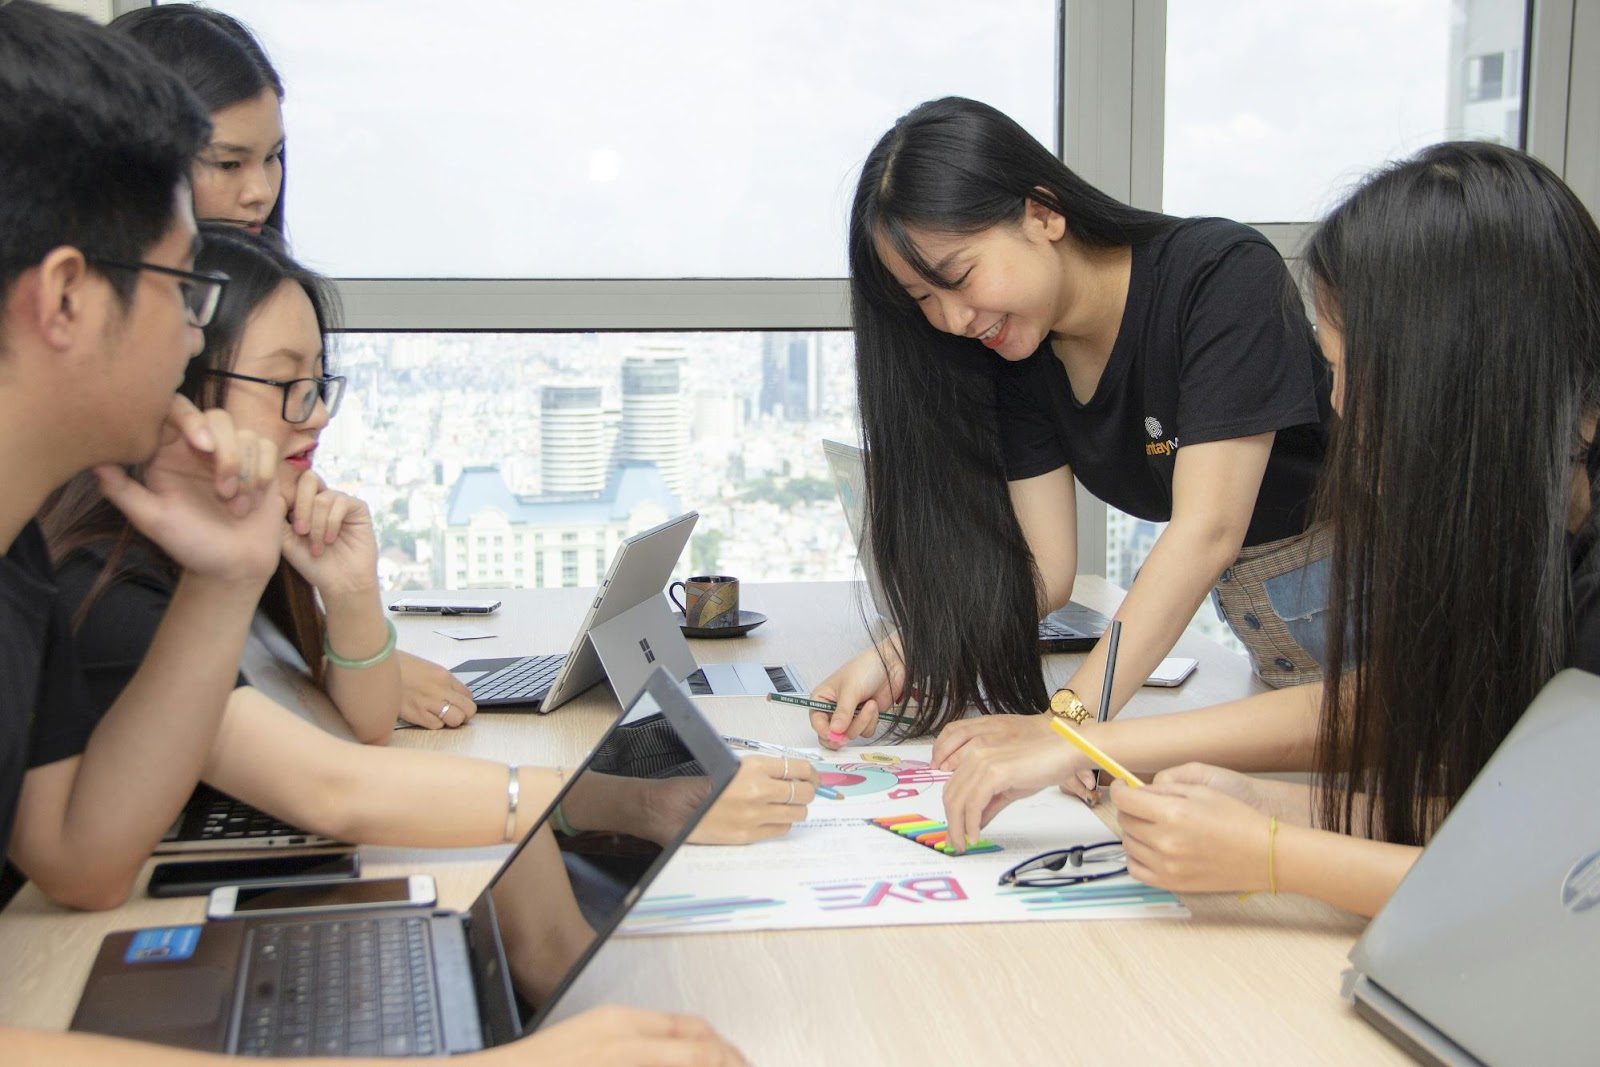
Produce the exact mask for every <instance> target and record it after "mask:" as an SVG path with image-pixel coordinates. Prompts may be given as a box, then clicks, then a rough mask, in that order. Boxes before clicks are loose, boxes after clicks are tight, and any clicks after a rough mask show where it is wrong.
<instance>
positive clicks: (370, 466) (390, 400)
mask: <svg viewBox="0 0 1600 1067" xmlns="http://www.w3.org/2000/svg"><path fill="white" fill-rule="evenodd" d="M334 359H335V367H336V370H337V372H338V373H340V374H343V375H345V376H346V377H348V378H349V380H350V386H349V390H348V392H347V394H346V396H345V400H344V404H343V406H342V407H341V408H340V410H339V415H338V417H337V418H336V419H334V420H333V421H332V422H331V423H330V424H329V425H328V428H327V429H326V430H325V431H324V432H323V435H322V444H321V448H320V449H319V451H318V453H317V469H318V471H319V472H320V473H321V474H322V475H323V477H324V478H326V479H327V480H328V482H329V483H330V484H332V485H333V486H335V487H336V488H339V489H343V490H345V491H346V492H350V493H353V494H355V495H357V496H360V497H361V498H362V499H364V500H366V501H368V502H369V503H370V504H371V506H372V508H373V511H374V514H375V516H376V521H377V525H378V529H379V538H380V547H381V549H382V561H381V562H380V565H379V567H380V573H381V576H382V578H383V581H384V584H385V585H386V586H387V587H389V588H394V589H405V588H413V589H415V588H433V587H445V588H470V587H474V586H478V587H495V586H499V587H505V586H534V587H538V586H544V585H553V586H555V585H580V586H591V585H597V584H599V581H600V578H601V577H602V576H603V575H604V573H605V567H606V564H607V563H608V562H609V560H610V558H611V555H612V553H613V552H614V551H615V549H616V546H617V543H618V542H619V541H620V540H621V539H622V538H623V537H626V536H628V535H629V534H632V533H636V532H638V531H639V530H642V529H646V528H647V527H650V526H653V525H655V524H656V523H658V522H661V521H663V520H664V519H666V518H668V517H670V516H672V515H675V514H678V513H679V512H682V511H687V510H690V509H694V510H697V511H699V512H700V522H699V524H698V526H697V527H696V529H695V533H694V537H693V540H692V541H691V542H690V549H689V553H688V555H687V556H686V558H685V559H684V560H683V561H682V562H681V564H680V568H681V570H682V572H683V573H685V574H687V573H691V572H692V573H695V574H704V573H727V574H736V575H739V576H740V577H741V578H744V579H746V580H748V581H793V580H797V579H798V580H832V579H848V578H853V577H856V576H857V568H856V557H855V545H854V543H853V542H852V541H851V539H850V531H849V528H848V527H847V526H846V524H845V520H844V515H843V512H842V510H841V508H840V505H839V502H838V500H837V497H836V495H835V492H834V489H833V484H832V481H831V480H830V479H829V477H828V473H827V464H826V462H825V460H824V459H823V454H822V447H821V442H822V440H823V439H824V438H829V437H831V438H834V439H838V440H844V441H855V440H856V439H857V438H858V437H859V435H860V431H859V422H858V419H857V416H856V404H855V361H854V353H853V348H852V345H851V339H850V336H849V334H848V333H845V332H843V331H833V332H816V333H750V332H738V333H735V332H726V333H723V332H719V333H655V334H638V333H633V334H629V333H585V334H550V333H518V334H395V333H348V334H343V335H340V336H339V338H338V340H337V346H336V349H335V357H334ZM419 442H427V444H426V445H425V446H420V447H419Z"/></svg>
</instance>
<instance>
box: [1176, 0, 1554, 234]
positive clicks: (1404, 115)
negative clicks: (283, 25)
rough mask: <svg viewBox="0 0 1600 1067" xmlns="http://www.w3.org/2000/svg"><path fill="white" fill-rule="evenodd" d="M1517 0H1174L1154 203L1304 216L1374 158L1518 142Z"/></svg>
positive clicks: (1520, 26)
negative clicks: (1158, 191) (1468, 141)
mask: <svg viewBox="0 0 1600 1067" xmlns="http://www.w3.org/2000/svg"><path fill="white" fill-rule="evenodd" d="M1526 22H1527V15H1526V6H1525V4H1524V2H1523V0H1362V2H1361V3H1345V4H1329V3H1322V2H1320V0H1287V2H1281V3H1261V2H1260V0H1174V2H1172V3H1169V4H1168V5H1167V96H1166V168H1165V174H1164V177H1163V187H1164V199H1163V204H1164V208H1165V210H1167V211H1169V212H1172V213H1173V214H1177V215H1222V216H1224V217H1227V218H1235V219H1240V220H1242V221H1246V222H1304V221H1309V220H1312V219H1315V218H1317V217H1318V216H1319V215H1321V214H1322V213H1323V212H1324V211H1326V209H1327V208H1328V207H1330V206H1331V205H1332V204H1333V203H1335V202H1337V200H1338V199H1339V196H1340V194H1341V192H1342V191H1343V190H1344V189H1345V188H1346V187H1347V186H1348V185H1350V184H1351V183H1352V182H1354V181H1356V180H1358V179H1359V178H1360V177H1361V176H1362V175H1363V174H1365V173H1366V172H1367V171H1369V170H1371V169H1372V168H1373V167H1375V166H1377V165H1379V164H1380V163H1382V162H1384V161H1385V160H1390V159H1397V158H1400V157H1402V156H1405V155H1407V154H1409V153H1411V152H1412V151H1414V150H1416V149H1418V148H1420V147H1422V146H1423V145H1427V144H1432V143H1433V142H1435V141H1443V140H1450V139H1455V138H1463V137H1466V138H1485V139H1489V140H1496V141H1500V142H1502V143H1505V144H1510V145H1516V146H1518V147H1521V145H1522V125H1523V122H1522V114H1523V99H1522V81H1523V78H1522V59H1521V57H1522V56H1524V55H1526V54H1527V51H1526V41H1525V37H1526Z"/></svg>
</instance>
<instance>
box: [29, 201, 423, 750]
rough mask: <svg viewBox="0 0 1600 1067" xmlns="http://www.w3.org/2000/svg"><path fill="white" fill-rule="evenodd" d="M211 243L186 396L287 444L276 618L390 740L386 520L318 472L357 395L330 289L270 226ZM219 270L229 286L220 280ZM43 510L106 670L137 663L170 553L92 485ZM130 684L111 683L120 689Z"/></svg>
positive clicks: (210, 237) (394, 682)
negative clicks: (348, 383) (345, 407)
mask: <svg viewBox="0 0 1600 1067" xmlns="http://www.w3.org/2000/svg"><path fill="white" fill-rule="evenodd" d="M203 237H204V241H205V245H204V248H203V250H202V251H201V253H200V255H199V256H198V257H197V258H196V261H195V271H196V275H197V278H196V279H194V280H190V281H188V282H186V283H185V288H186V290H188V292H189V294H190V300H191V315H192V316H193V315H194V314H195V308H196V307H197V305H198V304H206V303H211V306H210V307H200V308H199V315H200V316H201V318H200V319H198V320H197V321H203V322H205V327H204V329H205V348H204V350H203V351H202V352H201V354H200V355H199V356H198V357H196V358H195V359H193V360H191V361H190V363H189V366H188V368H187V370H186V371H185V374H184V381H183V385H182V388H181V392H182V393H183V394H184V395H185V396H187V397H188V398H189V399H191V400H193V401H194V402H195V404H196V405H197V406H198V407H200V408H202V409H205V408H213V407H220V408H223V409H225V410H226V411H227V412H228V413H229V414H230V415H231V416H233V418H235V419H236V420H238V421H239V422H240V423H241V424H242V425H246V426H248V427H249V428H250V429H252V430H254V431H255V432H257V433H259V434H260V435H261V436H262V437H263V438H264V439H265V440H267V441H270V442H271V443H272V444H273V445H275V446H276V447H277V449H278V451H279V456H280V462H279V464H278V475H277V477H278V490H279V492H280V493H281V494H282V496H283V499H284V501H285V503H286V504H287V506H288V509H289V514H288V517H289V523H288V525H286V526H285V528H284V538H283V561H282V563H281V564H280V566H279V568H278V573H277V575H276V576H275V577H274V579H273V581H272V582H271V583H270V584H269V585H268V587H267V590H266V593H265V594H264V596H263V598H262V603H261V616H262V617H264V619H265V620H268V621H270V623H271V626H272V627H273V628H274V629H275V630H276V631H278V632H279V633H281V634H282V636H283V637H286V638H288V643H289V644H290V645H292V646H293V648H294V650H295V652H297V653H298V655H299V657H300V658H301V660H302V661H303V662H302V663H300V664H299V666H300V667H302V668H303V669H305V670H306V672H307V673H308V674H309V675H310V677H311V678H312V680H313V681H314V682H315V683H316V684H317V685H318V686H319V687H321V688H322V689H324V690H325V691H326V692H327V694H328V696H329V698H330V699H331V700H332V702H333V703H334V705H335V706H336V707H337V708H338V709H339V711H340V713H341V714H342V715H343V716H344V719H345V721H346V723H347V724H348V725H349V728H350V732H351V733H352V734H353V735H354V736H355V737H356V738H357V739H358V740H360V741H363V742H368V743H381V742H383V741H385V740H387V739H388V737H389V734H390V732H391V731H392V730H393V729H394V722H395V714H396V709H397V708H399V707H400V674H399V665H398V663H397V662H396V660H395V659H394V657H393V656H392V655H391V653H392V650H393V645H394V642H393V627H392V624H391V623H390V622H389V621H388V619H387V617H386V614H385V612H384V608H383V604H382V602H381V600H380V599H379V593H378V576H377V559H378V551H377V541H376V538H375V537H374V534H373V526H372V518H371V514H370V513H369V512H368V510H367V507H366V505H365V504H363V503H362V502H361V501H359V500H357V499H356V498H354V497H351V496H347V495H346V494H344V493H339V492H335V491H333V490H330V489H328V488H327V486H325V485H324V484H323V483H322V480H321V479H320V478H319V477H318V476H317V474H316V473H315V472H314V471H313V470H312V465H313V460H314V457H315V454H316V448H317V441H318V438H319V436H320V435H321V433H322V431H323V429H324V428H325V427H326V426H327V425H328V420H329V419H330V418H332V417H333V415H334V413H335V412H336V411H337V410H338V407H339V401H340V397H341V395H342V393H343V389H344V379H342V378H339V377H336V376H330V375H329V373H328V367H327V357H326V353H325V352H324V349H323V337H324V336H325V334H326V332H327V330H328V328H329V326H330V325H331V323H330V321H329V320H330V314H331V311H332V302H331V294H330V293H329V290H328V289H327V287H326V285H325V283H324V282H323V281H322V280H321V279H320V278H318V277H316V276H315V275H312V274H310V273H309V272H307V271H305V270H304V269H302V268H300V267H299V266H298V265H297V264H295V263H294V261H293V260H291V259H290V258H289V256H288V254H287V253H286V252H284V251H283V249H282V246H281V242H279V241H278V240H277V239H276V238H275V237H273V236H271V235H267V236H263V237H253V236H250V235H248V234H244V233H240V232H239V231H237V230H235V229H231V228H228V227H222V226H218V225H215V224H206V225H205V227H204V229H203ZM207 273H210V274H221V275H223V276H226V278H227V281H226V282H225V283H222V284H221V285H219V284H217V283H211V284H207V283H206V282H205V281H204V280H203V279H204V276H205V275H206V274H207ZM223 288H225V290H226V296H225V297H224V298H222V299H221V300H220V301H218V300H217V294H218V292H219V290H221V289H223ZM213 307H214V313H213V312H212V308H213ZM40 517H41V521H42V522H43V523H44V527H45V531H46V536H47V537H48V538H49V540H50V547H51V552H52V554H53V556H54V557H55V559H56V561H57V567H58V569H59V570H60V580H61V584H62V587H63V589H64V590H65V591H66V593H67V595H68V599H69V600H70V599H78V600H81V602H82V604H81V607H79V609H78V612H79V616H80V618H81V620H82V629H83V633H84V636H85V638H86V640H87V641H88V642H89V643H90V644H92V645H93V646H94V647H97V648H102V649H104V650H105V652H106V654H105V655H104V656H103V657H102V663H101V664H100V665H99V669H101V670H103V671H106V672H108V673H110V674H113V675H117V674H121V673H122V672H123V671H125V670H131V668H132V667H133V666H134V665H136V664H137V663H138V662H139V661H140V660H141V659H142V658H143V655H144V647H143V646H144V643H145V641H146V640H147V639H148V637H149V634H148V633H147V632H144V629H143V628H142V627H140V626H139V625H137V623H130V620H138V619H149V620H151V626H153V625H154V620H157V619H159V618H160V616H161V614H162V612H163V611H164V610H165V607H166V600H167V598H168V597H169V596H170V590H169V589H168V588H167V581H166V579H164V578H163V577H162V576H161V573H160V572H161V571H162V570H164V569H166V566H167V565H166V561H165V560H160V559H154V558H151V557H152V551H151V549H150V547H149V546H147V545H145V544H143V543H141V539H139V538H138V537H137V535H136V534H134V533H133V531H132V530H131V528H130V527H128V525H127V523H126V522H125V520H123V518H122V516H121V514H120V513H119V512H117V511H116V509H114V508H111V507H109V506H108V505H107V503H106V502H105V501H104V499H103V498H101V496H100V494H99V492H98V491H97V489H96V487H95V484H94V482H93V481H92V480H90V479H84V478H80V479H78V480H75V481H74V482H72V483H70V484H69V485H68V486H66V487H65V488H64V489H62V490H61V491H60V492H59V493H57V494H56V496H55V497H53V498H52V500H51V502H50V503H49V504H48V505H47V506H46V509H45V511H44V512H43V513H42V514H41V516H40ZM152 571H153V572H154V573H153V574H152V573H150V572H152ZM319 599H320V602H321V603H320V607H319V604H318V601H319ZM115 643H120V644H121V645H122V647H121V648H120V649H117V648H115V647H114V644H115ZM125 680H126V679H125V678H112V679H111V681H112V682H114V683H115V686H116V688H117V689H120V687H121V682H122V681H125Z"/></svg>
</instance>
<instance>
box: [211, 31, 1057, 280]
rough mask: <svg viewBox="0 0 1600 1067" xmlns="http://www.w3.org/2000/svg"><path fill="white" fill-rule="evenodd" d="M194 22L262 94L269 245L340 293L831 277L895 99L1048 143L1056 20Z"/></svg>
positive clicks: (840, 268)
mask: <svg viewBox="0 0 1600 1067" xmlns="http://www.w3.org/2000/svg"><path fill="white" fill-rule="evenodd" d="M213 6H215V7H218V8H221V9H223V10H225V11H228V12H229V13H231V14H234V15H237V16H238V17H240V18H241V19H243V20H244V21H245V22H246V23H248V24H249V25H250V26H251V27H252V28H253V29H255V30H256V31H257V33H259V35H260V36H261V39H262V41H263V43H264V44H265V46H266V48H267V50H268V51H269V52H270V54H271V55H272V58H273V60H274V62H275V63H276V64H277V65H278V68H279V70H280V72H281V73H282V74H283V77H284V80H285V81H286V83H287V87H288V95H287V99H286V101H285V105H284V112H285V114H284V119H285V124H286V128H287V130H288V140H289V150H288V159H289V164H290V177H289V225H290V230H291V232H292V236H293V238H294V242H295V247H296V250H297V251H298V252H300V253H301V254H302V255H304V256H305V257H306V258H307V259H308V260H309V261H310V262H312V263H314V264H315V265H316V266H318V267H319V268H320V269H322V270H324V271H326V272H328V273H331V274H334V275H337V276H339V277H347V278H349V277H364V278H413V277H416V278H476V277H493V278H695V277H719V278H738V277H765V278H802V277H840V276H842V275H843V274H844V252H843V248H844V241H843V234H844V220H845V218H846V215H847V213H848V207H849V196H850V192H851V188H852V185H853V174H854V172H855V169H856V168H857V167H858V166H859V165H860V162H861V159H862V158H863V157H864V156H865V155H866V153H867V150H868V149H869V148H870V147H871V146H872V144H873V142H874V141H875V140H876V139H877V138H878V137H879V136H880V135H881V134H882V133H883V131H884V130H886V129H888V128H889V125H890V124H891V123H892V122H893V121H894V119H895V118H896V117H898V116H899V115H901V114H903V113H904V112H905V111H906V110H908V109H909V108H910V107H912V106H913V105H915V104H917V103H919V102H921V101H923V100H926V99H929V98H931V97H936V96H946V95H950V94H958V95H963V96H972V97H976V98H978V99H981V100H985V101H987V102H989V103H992V104H994V105H995V106H996V107H998V108H1000V109H1001V110H1003V111H1005V112H1007V113H1008V114H1010V115H1011V116H1013V117H1014V118H1016V119H1017V120H1018V121H1019V122H1021V123H1022V124H1023V125H1025V126H1026V127H1028V129H1029V130H1030V131H1032V132H1033V133H1034V134H1035V135H1036V136H1038V137H1039V138H1040V139H1041V140H1042V141H1044V142H1045V143H1046V144H1055V143H1056V141H1057V140H1058V137H1057V134H1056V117H1055V116H1056V101H1057V99H1058V98H1059V88H1058V80H1057V53H1058V51H1059V49H1058V41H1059V34H1058V32H1057V4H1056V0H984V2H983V3H974V2H972V0H919V2H918V3H915V4H904V3H893V4H891V3H861V2H859V0H791V2H788V3H783V4H766V3H750V2H748V0H673V2H667V0H592V2H585V3H555V2H551V0H538V2H530V0H473V2H471V3H457V4H440V3H438V2H437V0H340V2H338V3H327V2H326V0H218V2H216V3H214V4H213Z"/></svg>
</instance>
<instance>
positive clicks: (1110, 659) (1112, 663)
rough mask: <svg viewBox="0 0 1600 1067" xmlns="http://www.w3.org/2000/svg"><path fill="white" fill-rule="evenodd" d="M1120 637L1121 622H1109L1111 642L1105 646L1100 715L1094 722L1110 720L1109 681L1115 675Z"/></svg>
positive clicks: (1117, 620)
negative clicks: (1104, 677)
mask: <svg viewBox="0 0 1600 1067" xmlns="http://www.w3.org/2000/svg"><path fill="white" fill-rule="evenodd" d="M1121 637H1122V620H1121V619H1113V620H1112V622H1111V641H1110V642H1109V643H1108V644H1107V645H1106V680H1105V682H1104V683H1103V684H1102V685H1101V686H1100V714H1099V715H1096V716H1095V721H1096V722H1105V721H1106V720H1107V719H1109V718H1111V680H1112V679H1113V678H1115V677H1116V674H1117V641H1118V640H1119V639H1120V638H1121Z"/></svg>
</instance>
